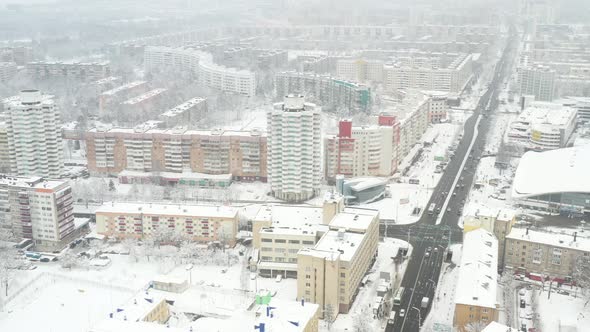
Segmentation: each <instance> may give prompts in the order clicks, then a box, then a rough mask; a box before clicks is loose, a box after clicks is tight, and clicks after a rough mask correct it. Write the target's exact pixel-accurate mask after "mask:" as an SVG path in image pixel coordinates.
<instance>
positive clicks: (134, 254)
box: [121, 238, 139, 263]
mask: <svg viewBox="0 0 590 332" xmlns="http://www.w3.org/2000/svg"><path fill="white" fill-rule="evenodd" d="M121 246H122V247H123V249H125V250H126V251H128V252H129V257H131V258H134V259H135V262H136V263H137V262H138V261H139V255H138V253H139V252H138V250H137V239H135V238H126V239H124V240H123V241H121Z"/></svg>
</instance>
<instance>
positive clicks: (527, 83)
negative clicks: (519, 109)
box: [518, 64, 556, 101]
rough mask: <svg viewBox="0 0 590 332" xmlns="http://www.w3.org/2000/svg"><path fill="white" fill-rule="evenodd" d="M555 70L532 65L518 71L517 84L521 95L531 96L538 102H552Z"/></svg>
mask: <svg viewBox="0 0 590 332" xmlns="http://www.w3.org/2000/svg"><path fill="white" fill-rule="evenodd" d="M555 79H556V73H555V70H553V69H551V68H549V67H547V66H543V65H539V64H537V65H534V66H526V67H521V68H519V69H518V84H519V87H520V93H521V95H533V96H535V99H536V100H539V101H552V100H553V94H554V92H555Z"/></svg>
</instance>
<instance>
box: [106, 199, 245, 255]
mask: <svg viewBox="0 0 590 332" xmlns="http://www.w3.org/2000/svg"><path fill="white" fill-rule="evenodd" d="M238 222H239V220H238V209H236V208H232V207H229V206H205V205H165V204H155V203H106V204H104V205H103V206H101V207H100V208H99V209H98V210H96V231H97V232H98V233H99V234H102V235H105V236H109V237H115V238H136V239H143V238H145V237H157V236H158V235H159V234H168V235H170V237H176V239H188V240H191V241H198V242H202V243H209V242H213V241H219V242H222V243H223V244H228V245H230V246H233V245H234V244H235V241H236V235H237V232H238Z"/></svg>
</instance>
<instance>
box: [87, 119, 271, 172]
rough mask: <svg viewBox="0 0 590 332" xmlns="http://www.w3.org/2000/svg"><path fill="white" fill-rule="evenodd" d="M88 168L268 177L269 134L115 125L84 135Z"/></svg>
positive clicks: (90, 169) (115, 170)
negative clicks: (108, 128) (111, 127)
mask: <svg viewBox="0 0 590 332" xmlns="http://www.w3.org/2000/svg"><path fill="white" fill-rule="evenodd" d="M85 139H86V158H87V161H88V171H89V172H90V173H92V174H111V175H116V174H118V173H120V172H122V171H123V170H130V171H137V172H174V173H183V172H196V173H204V174H231V175H232V177H233V178H234V179H236V180H240V181H266V179H267V137H266V134H265V133H263V132H259V131H255V130H254V131H230V130H222V129H214V130H187V129H185V128H173V129H165V130H163V129H146V128H141V127H140V128H115V129H110V130H106V131H103V130H100V129H92V130H90V131H88V132H86V134H85Z"/></svg>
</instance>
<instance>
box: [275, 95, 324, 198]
mask: <svg viewBox="0 0 590 332" xmlns="http://www.w3.org/2000/svg"><path fill="white" fill-rule="evenodd" d="M320 111H321V108H320V107H318V106H316V105H315V104H312V103H306V102H305V98H304V97H303V96H302V95H288V96H286V97H285V99H284V102H282V103H276V104H274V107H273V109H272V110H270V111H269V112H268V113H267V117H266V121H267V123H268V176H269V182H270V188H271V191H272V194H273V195H274V196H275V197H277V198H279V199H282V200H286V201H290V202H301V201H305V200H308V199H310V198H312V197H313V196H314V195H316V194H317V193H318V192H319V190H320V184H321V133H320V126H321V114H320Z"/></svg>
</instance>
